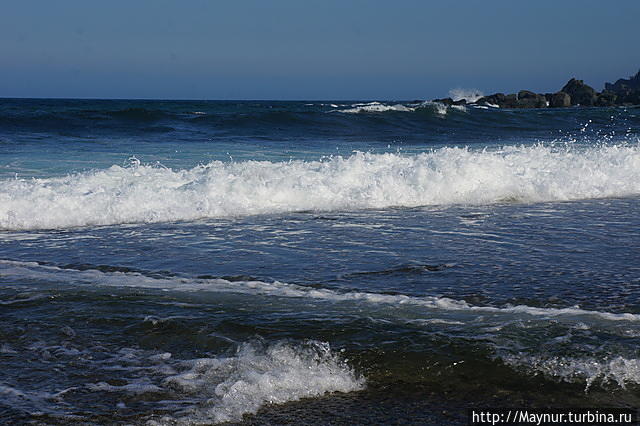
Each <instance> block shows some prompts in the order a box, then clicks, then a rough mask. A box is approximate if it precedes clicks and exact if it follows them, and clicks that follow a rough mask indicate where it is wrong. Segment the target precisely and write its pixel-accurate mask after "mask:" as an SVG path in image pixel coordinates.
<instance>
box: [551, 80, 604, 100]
mask: <svg viewBox="0 0 640 426" xmlns="http://www.w3.org/2000/svg"><path fill="white" fill-rule="evenodd" d="M560 91H561V92H564V93H566V94H568V95H569V96H571V105H580V106H593V105H595V104H596V100H597V99H598V94H597V92H596V91H595V90H594V89H593V87H591V86H588V85H586V84H584V81H582V80H576V79H575V78H572V79H571V80H569V82H568V83H567V84H565V85H564V87H563V88H562V89H561V90H560Z"/></svg>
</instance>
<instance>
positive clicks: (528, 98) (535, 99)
mask: <svg viewBox="0 0 640 426" xmlns="http://www.w3.org/2000/svg"><path fill="white" fill-rule="evenodd" d="M546 106H547V98H545V97H544V95H539V94H537V93H533V92H530V91H529V90H521V91H519V92H518V102H517V103H516V108H545V107H546Z"/></svg>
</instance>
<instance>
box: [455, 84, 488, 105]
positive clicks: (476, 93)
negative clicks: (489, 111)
mask: <svg viewBox="0 0 640 426" xmlns="http://www.w3.org/2000/svg"><path fill="white" fill-rule="evenodd" d="M483 96H484V94H483V93H482V92H481V91H480V90H478V89H462V88H460V87H458V88H455V89H451V90H449V97H450V98H451V99H453V100H454V101H459V100H462V99H466V100H467V103H473V102H475V101H477V100H478V99H480V98H481V97H483Z"/></svg>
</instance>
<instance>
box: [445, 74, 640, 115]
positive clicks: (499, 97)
mask: <svg viewBox="0 0 640 426" xmlns="http://www.w3.org/2000/svg"><path fill="white" fill-rule="evenodd" d="M434 101H435V102H441V103H443V104H445V105H465V104H466V103H467V101H466V100H465V99H461V100H458V101H454V100H453V99H451V98H444V99H434ZM473 103H475V104H478V105H489V106H498V107H500V108H546V107H551V108H566V107H569V106H599V107H610V106H629V105H640V71H638V73H637V74H636V75H635V76H633V77H630V78H629V79H624V78H621V79H620V80H618V81H616V82H615V83H613V84H612V83H605V90H604V91H602V93H598V92H596V91H595V90H594V89H593V87H591V86H589V85H587V84H585V83H584V81H582V80H577V79H575V78H572V79H571V80H569V81H568V82H567V84H565V85H564V87H563V88H562V89H561V90H560V91H559V92H556V93H545V94H539V93H534V92H531V91H529V90H521V91H519V92H518V93H517V94H515V93H511V94H508V95H505V94H504V93H494V94H493V95H488V96H483V97H482V98H480V99H478V100H477V101H476V102H473Z"/></svg>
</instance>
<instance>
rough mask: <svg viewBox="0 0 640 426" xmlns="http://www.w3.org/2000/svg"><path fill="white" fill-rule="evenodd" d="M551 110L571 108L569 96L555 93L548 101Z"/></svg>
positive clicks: (563, 93)
mask: <svg viewBox="0 0 640 426" xmlns="http://www.w3.org/2000/svg"><path fill="white" fill-rule="evenodd" d="M549 106H550V107H551V108H566V107H569V106H571V96H569V94H568V93H565V92H556V93H554V94H553V95H552V96H551V100H550V101H549Z"/></svg>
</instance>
